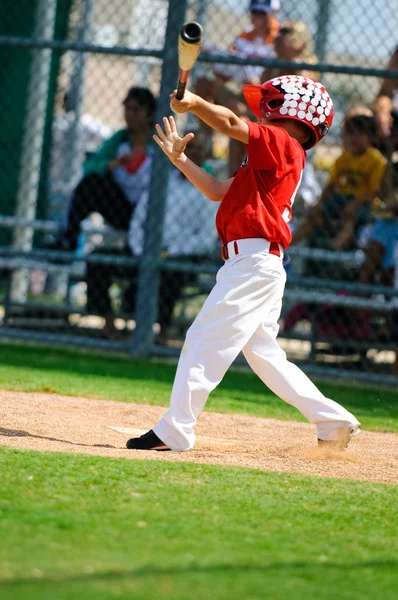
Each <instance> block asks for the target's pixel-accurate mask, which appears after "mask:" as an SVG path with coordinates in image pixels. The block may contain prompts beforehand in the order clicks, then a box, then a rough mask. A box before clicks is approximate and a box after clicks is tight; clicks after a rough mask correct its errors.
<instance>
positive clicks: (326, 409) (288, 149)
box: [126, 75, 360, 452]
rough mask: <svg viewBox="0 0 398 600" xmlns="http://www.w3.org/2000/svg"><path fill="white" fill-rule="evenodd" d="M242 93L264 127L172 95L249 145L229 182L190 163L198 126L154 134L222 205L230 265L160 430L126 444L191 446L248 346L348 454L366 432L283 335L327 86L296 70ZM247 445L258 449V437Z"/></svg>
mask: <svg viewBox="0 0 398 600" xmlns="http://www.w3.org/2000/svg"><path fill="white" fill-rule="evenodd" d="M242 91H243V95H244V98H245V100H246V102H247V103H248V105H249V106H250V108H251V109H252V110H253V112H254V113H255V114H256V116H257V117H258V119H259V122H258V123H253V122H247V121H245V120H243V119H241V118H240V117H239V116H237V115H236V114H235V113H233V112H232V111H231V110H230V109H228V108H226V107H225V106H220V105H215V104H212V103H210V102H207V101H206V100H204V99H203V98H201V97H200V96H198V95H196V94H193V93H191V92H189V91H185V95H184V98H183V99H182V100H177V99H176V90H175V91H174V92H173V93H172V94H171V95H170V98H171V108H172V110H173V111H175V112H176V113H179V114H182V113H186V112H190V113H192V114H193V115H195V116H196V117H198V118H199V119H201V120H203V121H204V122H205V123H207V125H209V126H210V127H212V128H213V129H215V130H216V131H218V132H219V133H222V134H224V135H227V136H229V137H233V138H234V139H237V140H239V141H240V142H242V143H244V144H245V145H246V146H247V157H246V159H245V161H244V162H243V164H242V166H241V167H240V168H239V170H238V172H237V173H236V175H235V176H234V177H231V178H229V179H227V180H226V181H221V180H218V179H216V178H214V177H212V176H211V175H209V173H205V172H204V171H203V170H202V169H201V168H200V167H198V166H197V165H195V164H194V163H193V162H192V161H190V160H189V158H188V157H187V155H186V154H185V148H186V146H187V145H188V144H189V143H190V141H191V140H192V139H193V137H194V134H193V133H192V132H191V133H188V134H187V135H185V136H184V137H180V136H179V134H178V131H177V128H176V123H175V120H174V118H173V117H163V127H161V126H160V125H159V124H157V125H156V132H157V135H155V136H154V140H155V142H156V143H157V144H158V146H159V147H160V148H161V149H162V151H163V152H164V153H165V154H166V155H167V156H168V158H169V159H170V161H171V162H172V163H173V164H174V165H175V166H176V167H177V168H178V169H179V170H180V171H181V172H182V173H184V175H185V176H186V177H187V178H188V180H189V181H190V182H191V183H192V184H193V185H194V186H195V187H196V188H198V189H199V190H200V191H201V192H202V193H204V194H205V195H206V196H207V197H208V198H209V200H211V201H213V202H218V203H219V208H218V211H217V217H216V227H217V231H218V235H219V238H220V241H221V243H222V257H223V259H224V261H225V263H224V265H223V266H222V267H221V269H220V270H219V271H218V273H217V278H216V284H215V286H214V288H213V289H212V291H211V292H210V295H209V296H208V298H207V299H206V301H205V303H204V305H203V307H202V309H201V311H200V313H199V315H198V316H197V317H196V319H195V321H194V322H193V324H192V325H191V327H190V328H189V330H188V332H187V335H186V339H185V343H184V346H183V349H182V352H181V356H180V360H179V363H178V367H177V372H176V376H175V379H174V384H173V389H172V391H171V397H170V407H169V410H168V411H167V412H166V413H165V415H164V416H163V417H162V418H161V419H160V421H159V422H158V423H157V425H156V426H155V427H154V428H153V429H151V430H149V431H148V432H147V433H145V434H143V435H142V436H140V437H135V438H131V439H130V440H128V441H127V444H126V445H127V448H128V449H129V450H172V451H175V452H182V451H185V450H189V449H191V448H193V446H194V444H195V431H194V430H195V425H196V423H197V419H198V417H199V415H200V413H201V411H202V410H203V408H204V406H205V404H206V401H207V398H208V396H209V394H210V393H211V391H212V390H214V389H215V388H216V387H217V385H218V384H219V383H220V382H221V380H222V379H223V377H224V375H225V373H226V371H227V370H228V368H229V367H230V365H231V364H232V363H233V362H234V360H235V359H236V357H237V356H238V354H239V353H240V352H243V354H244V356H245V358H246V360H247V362H248V364H249V365H250V366H251V368H252V369H253V371H254V372H255V373H256V374H257V375H258V376H259V377H260V379H261V380H262V381H263V382H264V383H265V385H267V386H268V388H269V389H271V390H272V391H273V392H274V393H275V394H277V395H278V396H279V397H280V398H281V399H283V400H285V401H286V402H288V403H289V404H291V405H292V406H294V407H296V408H297V409H298V410H299V411H300V412H301V413H302V414H303V415H304V416H305V417H306V418H307V419H308V420H309V421H310V422H311V423H313V424H314V426H315V427H316V429H317V437H318V440H319V442H318V443H319V445H320V446H323V447H324V448H327V449H338V450H343V449H344V448H345V446H346V445H347V444H348V442H349V440H350V438H351V437H352V436H353V435H355V434H356V433H359V428H360V423H359V422H358V420H357V419H356V418H355V416H354V415H353V414H351V413H350V412H348V411H347V410H346V409H345V408H343V407H342V406H341V405H340V404H338V403H337V402H335V401H333V400H331V399H329V398H326V397H325V396H324V395H323V394H322V393H321V391H320V390H318V388H317V387H316V386H315V385H314V384H313V383H312V382H311V381H310V380H309V379H308V377H307V376H306V375H305V374H304V373H303V372H302V371H301V370H300V369H299V368H298V367H297V366H296V365H294V364H292V363H291V362H289V361H288V360H287V357H286V354H285V352H283V350H282V349H281V348H280V346H279V345H278V343H277V339H276V338H277V334H278V329H279V326H278V320H279V317H280V313H281V308H282V300H283V294H284V287H285V282H286V273H285V270H284V267H283V252H284V250H285V249H286V248H287V247H288V246H289V243H290V240H291V233H290V230H289V226H288V223H289V221H290V219H291V217H292V210H293V203H294V199H295V196H296V193H297V189H298V187H299V184H300V180H301V177H302V173H303V169H304V165H305V160H306V151H307V150H308V149H310V148H312V147H314V146H315V145H316V144H317V143H318V142H319V141H321V140H322V139H323V137H324V136H325V135H326V134H327V133H328V131H329V129H330V127H331V125H332V121H333V103H332V100H331V98H330V96H329V94H328V92H327V90H326V89H325V87H324V86H323V85H322V84H320V83H319V82H316V81H314V80H312V79H309V78H306V77H300V76H293V75H292V76H282V77H279V78H275V79H271V80H270V81H267V82H265V83H264V84H262V85H244V86H243V89H242ZM296 97H297V99H296ZM264 435H265V433H264ZM246 442H247V444H248V446H250V443H251V440H250V437H249V438H248V439H247V440H246Z"/></svg>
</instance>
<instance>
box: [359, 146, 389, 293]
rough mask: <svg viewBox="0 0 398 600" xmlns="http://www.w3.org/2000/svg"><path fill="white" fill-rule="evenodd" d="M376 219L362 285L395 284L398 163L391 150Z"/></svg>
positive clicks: (370, 235) (375, 210) (361, 274)
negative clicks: (394, 159)
mask: <svg viewBox="0 0 398 600" xmlns="http://www.w3.org/2000/svg"><path fill="white" fill-rule="evenodd" d="M373 215H374V217H375V219H376V221H375V223H374V224H373V225H371V227H370V230H369V232H368V243H367V245H366V258H365V261H364V262H363V264H362V265H361V269H360V272H359V278H358V281H359V282H360V283H375V282H376V280H377V283H381V284H383V285H392V283H393V276H394V252H395V247H396V245H397V244H398V162H394V161H393V148H390V152H389V156H388V163H387V166H386V169H385V172H384V177H383V181H382V185H381V188H380V194H379V197H378V198H376V199H375V201H374V203H373Z"/></svg>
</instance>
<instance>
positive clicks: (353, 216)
mask: <svg viewBox="0 0 398 600" xmlns="http://www.w3.org/2000/svg"><path fill="white" fill-rule="evenodd" d="M374 133H375V121H374V119H373V118H372V117H368V116H366V115H357V116H354V117H351V118H349V119H345V121H344V124H343V140H342V141H343V153H342V154H341V156H340V157H339V158H338V159H337V161H336V162H335V164H334V165H333V166H332V169H331V171H330V174H329V180H328V182H327V184H326V187H325V189H324V191H323V193H322V195H321V198H320V200H319V202H318V203H317V204H316V205H315V206H314V207H313V208H312V209H311V210H310V211H309V212H308V215H307V218H306V221H305V222H304V223H303V224H302V225H301V226H300V227H299V228H298V229H297V230H296V231H295V232H294V233H293V237H292V243H293V244H294V243H297V242H298V241H300V240H301V239H303V238H309V246H310V247H320V248H329V249H334V250H350V249H353V248H354V247H355V245H356V239H355V234H356V233H357V232H358V230H359V228H360V227H361V226H363V225H366V224H367V223H369V222H370V220H371V206H372V203H373V201H374V199H375V197H376V196H377V193H378V191H379V189H380V186H381V182H382V177H383V173H384V169H385V166H386V159H385V158H384V157H383V156H382V154H381V153H380V152H379V151H378V150H376V149H375V148H373V147H372V140H373V139H374Z"/></svg>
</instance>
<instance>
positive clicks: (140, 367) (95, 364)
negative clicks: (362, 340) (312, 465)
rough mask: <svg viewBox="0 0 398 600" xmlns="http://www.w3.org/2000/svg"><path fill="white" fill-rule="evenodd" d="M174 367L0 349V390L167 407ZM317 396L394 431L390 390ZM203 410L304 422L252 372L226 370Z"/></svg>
mask: <svg viewBox="0 0 398 600" xmlns="http://www.w3.org/2000/svg"><path fill="white" fill-rule="evenodd" d="M175 368H176V365H175V363H174V364H171V363H170V362H169V361H165V360H164V361H161V360H151V361H148V360H133V359H130V358H128V357H120V356H114V355H104V354H97V353H95V352H93V351H90V352H87V351H80V352H79V351H77V350H64V349H54V348H46V347H35V346H22V345H18V344H15V345H14V344H2V345H0V388H3V389H10V390H22V391H37V392H53V393H59V394H65V395H70V396H74V395H80V396H86V397H93V398H103V399H112V400H120V401H123V402H139V403H144V404H157V405H163V406H167V404H168V402H169V395H170V390H171V386H172V383H173V379H174V374H175ZM318 385H319V387H320V389H321V390H322V392H323V393H324V394H325V395H326V396H328V397H330V398H333V399H335V400H337V401H338V402H340V403H341V404H343V405H344V406H345V407H346V408H347V409H348V410H350V411H352V412H353V413H354V414H355V415H356V416H357V418H358V419H359V420H360V421H361V423H362V425H363V427H364V428H365V429H373V430H379V431H398V401H397V393H396V391H394V390H388V389H386V390H382V389H379V388H370V387H363V386H362V385H360V384H357V385H343V384H332V383H325V382H319V383H318ZM206 410H213V411H218V412H235V413H241V414H248V415H255V416H262V417H272V418H278V419H296V420H304V419H303V417H301V415H300V413H299V412H298V411H297V410H296V409H294V408H292V407H291V406H289V405H288V404H286V403H285V402H283V401H282V400H280V399H279V398H277V397H276V396H275V395H274V394H273V393H272V392H270V391H269V390H268V389H267V388H266V387H265V386H264V385H263V384H262V382H261V381H260V380H259V379H258V378H257V377H256V376H255V375H254V374H252V373H250V372H244V371H242V370H234V369H231V370H230V371H229V372H228V373H227V375H226V376H225V378H224V380H223V381H222V383H221V384H220V386H219V387H218V388H217V389H216V390H214V392H213V393H212V394H211V396H210V398H209V401H208V403H207V404H206Z"/></svg>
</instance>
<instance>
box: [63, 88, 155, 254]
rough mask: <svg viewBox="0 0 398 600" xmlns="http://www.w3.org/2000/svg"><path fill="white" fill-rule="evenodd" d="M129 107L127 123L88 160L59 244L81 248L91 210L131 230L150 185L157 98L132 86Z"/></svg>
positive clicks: (65, 246)
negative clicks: (85, 221)
mask: <svg viewBox="0 0 398 600" xmlns="http://www.w3.org/2000/svg"><path fill="white" fill-rule="evenodd" d="M123 107H124V118H125V122H126V127H125V128H123V129H120V130H119V131H117V132H116V133H115V134H114V135H113V136H111V137H110V138H109V139H107V140H106V141H105V142H104V143H103V145H102V146H101V148H100V149H99V150H98V151H97V152H95V153H93V154H92V155H91V156H89V157H88V159H87V160H86V162H85V163H84V177H83V179H82V180H81V181H80V182H79V184H78V185H77V186H76V188H75V190H74V192H73V194H72V196H71V198H70V202H69V207H68V210H67V214H66V216H65V222H64V224H63V226H62V228H61V232H60V234H59V237H58V239H57V241H56V243H55V244H54V245H53V248H55V249H60V250H70V251H74V250H76V248H77V245H78V238H79V234H80V228H81V223H82V221H83V220H84V219H86V218H87V217H88V216H89V215H90V214H91V213H99V214H101V215H102V216H103V217H104V219H105V220H106V221H107V222H108V223H109V224H110V225H112V226H113V227H115V228H116V229H120V230H124V231H127V229H128V226H129V223H130V219H131V216H132V214H133V211H134V208H135V206H136V204H137V202H138V200H139V198H140V196H141V194H142V193H144V192H145V190H146V189H147V188H148V186H149V180H150V168H151V163H152V148H151V146H152V134H153V125H154V117H155V111H156V100H155V98H154V96H153V94H152V92H150V91H149V90H148V89H147V88H141V87H132V88H130V89H129V90H128V93H127V96H126V98H125V99H124V101H123Z"/></svg>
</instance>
